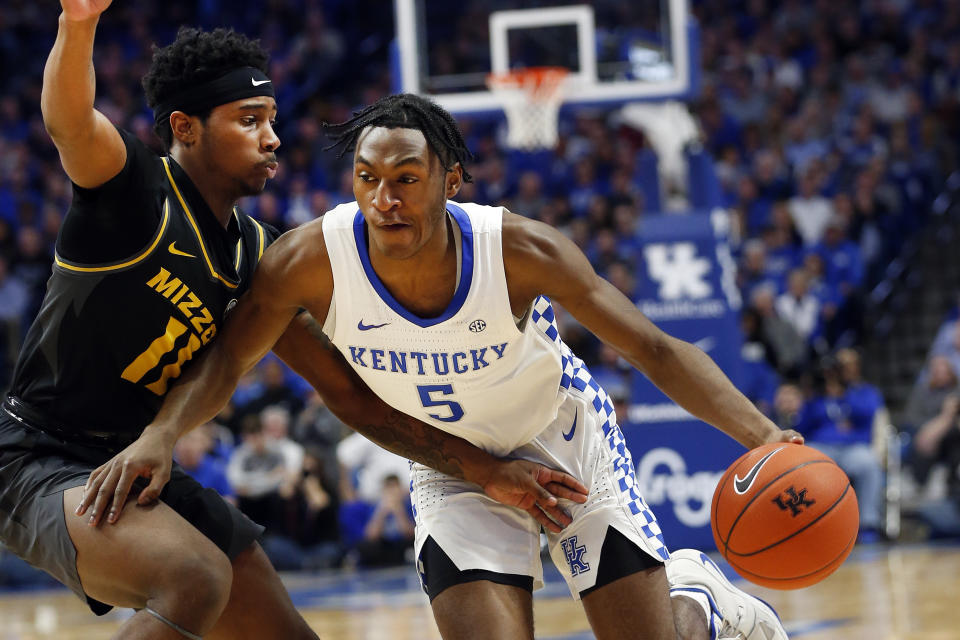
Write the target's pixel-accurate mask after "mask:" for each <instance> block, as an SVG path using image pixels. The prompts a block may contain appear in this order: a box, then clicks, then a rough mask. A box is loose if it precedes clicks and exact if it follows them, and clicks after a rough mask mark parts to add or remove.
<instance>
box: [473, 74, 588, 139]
mask: <svg viewBox="0 0 960 640" xmlns="http://www.w3.org/2000/svg"><path fill="white" fill-rule="evenodd" d="M569 74H570V71H569V70H568V69H564V68H563V67H527V68H526V69H517V70H515V71H507V72H505V73H491V74H489V75H488V76H487V87H488V88H489V89H490V91H491V92H492V93H493V94H494V95H496V96H497V97H498V98H499V99H500V102H501V103H502V104H503V110H504V112H505V113H506V114H507V127H508V131H507V144H508V145H509V146H511V147H513V148H514V149H522V150H524V151H537V150H540V149H552V148H554V147H555V146H557V114H558V113H559V111H560V104H561V103H562V102H563V95H564V92H563V88H564V84H565V83H566V80H567V76H569Z"/></svg>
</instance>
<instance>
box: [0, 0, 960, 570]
mask: <svg viewBox="0 0 960 640" xmlns="http://www.w3.org/2000/svg"><path fill="white" fill-rule="evenodd" d="M388 4H389V3H385V2H382V1H381V0H356V1H351V2H347V1H346V0H234V1H232V2H230V3H226V2H221V1H219V0H204V1H202V2H196V1H195V0H166V1H165V2H163V3H161V2H157V1H156V0H130V1H121V2H116V3H115V6H112V7H111V8H110V10H109V11H107V12H106V13H105V14H104V16H103V18H102V20H101V25H100V29H99V32H98V40H97V46H96V49H95V54H94V62H95V66H96V70H97V95H98V99H97V108H98V109H100V110H101V111H102V112H104V113H105V114H107V116H108V117H109V118H110V119H111V120H112V121H114V122H115V123H117V124H118V125H120V126H122V127H124V128H126V129H129V130H130V131H132V132H134V133H135V134H136V135H137V136H139V137H140V138H141V139H143V140H144V141H146V142H147V143H148V144H151V145H153V146H154V147H156V148H159V145H158V143H157V141H156V140H155V138H154V137H153V133H152V129H151V125H152V114H151V113H150V112H149V110H148V109H147V108H146V106H145V104H144V102H143V98H142V91H141V88H140V85H139V81H140V77H141V76H142V74H143V73H144V71H145V69H146V65H147V63H148V60H149V56H150V45H151V43H153V42H158V43H167V42H169V41H170V40H172V38H173V35H174V33H175V31H176V28H177V26H178V25H180V24H199V25H202V26H206V27H213V26H220V25H229V26H233V27H235V28H237V29H238V30H241V31H243V32H245V33H247V34H249V35H252V36H256V37H259V38H261V40H262V42H263V43H264V44H265V45H266V47H267V48H268V49H269V50H270V52H271V54H272V58H271V63H270V76H271V78H272V79H273V81H274V84H275V86H276V87H277V101H278V105H279V109H280V114H279V125H278V128H279V135H280V138H281V140H282V141H283V146H282V147H281V149H280V156H281V170H280V172H279V174H278V175H277V178H276V179H275V180H273V181H272V182H271V183H270V184H269V185H268V189H267V191H266V192H264V193H263V194H262V195H261V196H259V197H257V198H251V199H248V200H247V201H245V202H243V203H242V206H243V207H244V209H245V210H247V211H249V212H250V213H252V214H253V215H254V216H256V217H258V218H260V219H262V220H264V221H266V222H269V223H271V224H273V225H274V226H276V227H277V228H279V229H281V230H285V229H289V228H292V227H295V226H297V225H299V224H302V223H304V222H306V221H308V220H311V219H313V218H316V217H317V216H319V215H321V214H322V213H323V212H324V211H326V210H327V209H329V208H331V207H333V206H335V205H337V204H339V203H341V202H345V201H349V200H352V199H353V195H352V178H351V171H350V167H349V163H348V162H347V160H349V159H343V158H338V157H336V155H335V154H334V153H332V152H330V151H324V150H323V148H324V146H326V144H327V140H326V139H325V137H324V135H323V130H322V126H321V123H322V122H323V121H342V120H344V119H346V118H347V117H349V115H350V113H351V111H352V110H353V109H355V108H356V107H357V106H358V105H362V104H368V103H370V102H372V101H373V100H375V99H377V98H379V97H381V96H382V95H385V94H386V93H388V92H389V90H390V73H389V62H388V59H389V56H388V48H389V43H390V40H391V39H392V38H393V28H394V27H393V12H392V10H389V9H388V8H386V7H387V5H388ZM691 8H692V11H693V13H694V15H695V16H696V18H697V21H698V22H699V25H700V30H701V38H702V41H701V56H702V90H701V92H700V94H699V96H697V97H696V99H695V100H694V101H693V102H692V103H691V104H690V108H691V111H692V113H693V114H694V116H695V118H696V120H697V122H698V124H699V126H700V127H701V130H702V136H701V141H700V145H699V147H698V148H697V149H690V150H688V151H691V152H694V151H696V152H699V153H702V152H706V153H708V154H709V156H711V157H712V158H713V159H714V161H715V167H716V174H717V178H718V183H719V198H720V204H722V205H723V206H726V207H728V208H729V209H730V210H731V211H732V212H733V213H734V214H735V216H734V217H735V220H736V225H735V226H736V252H737V253H736V257H737V259H738V266H739V269H738V280H737V282H738V285H739V287H740V289H741V293H742V296H743V300H744V308H743V312H742V328H743V333H744V349H743V355H744V363H745V365H746V371H747V376H746V379H745V381H744V385H743V386H744V391H745V393H747V394H748V396H749V397H750V398H751V399H752V400H754V401H755V402H756V403H757V405H758V406H760V407H761V408H762V409H763V410H764V411H765V412H767V414H768V415H770V416H771V417H772V418H774V419H775V420H776V421H778V423H780V424H781V425H783V426H788V425H789V426H791V427H793V428H797V429H799V430H801V432H803V433H804V434H805V435H806V436H807V437H808V439H809V440H810V441H811V442H814V443H816V445H817V446H821V447H822V448H823V449H824V450H825V451H828V452H829V453H830V455H832V456H834V457H835V458H836V459H837V460H838V461H839V462H841V464H842V465H843V466H844V468H845V469H847V470H848V473H849V474H850V475H851V477H853V478H854V482H855V485H856V486H857V489H858V495H860V497H861V507H862V508H861V518H862V521H863V522H862V524H863V525H864V530H865V531H867V532H870V531H872V532H874V534H875V533H876V531H877V530H878V529H879V528H880V512H881V507H882V505H881V501H882V496H881V493H882V484H883V476H882V473H883V470H882V468H881V466H882V464H881V460H880V457H879V456H878V455H877V454H876V451H875V450H872V449H871V446H872V443H873V442H874V439H875V436H874V433H875V426H874V425H875V423H876V420H877V416H878V415H879V412H883V411H884V402H883V398H882V395H881V394H880V393H879V391H878V390H877V389H876V388H874V387H872V386H871V385H870V384H869V383H867V382H866V381H864V380H863V376H862V373H861V372H860V370H859V359H858V355H857V352H856V350H855V348H856V347H857V346H858V341H859V337H860V329H861V323H862V322H863V308H864V307H863V299H864V294H865V292H867V291H868V290H869V288H870V287H872V286H873V285H875V284H876V283H877V282H878V281H879V280H880V279H881V278H882V276H883V268H884V266H885V264H886V262H887V261H888V260H889V259H890V258H891V257H892V256H894V255H896V254H897V252H898V251H899V249H900V247H901V246H902V244H903V242H904V241H905V240H906V239H907V238H908V237H910V236H911V235H912V234H913V233H914V232H915V231H916V230H917V229H919V228H920V227H922V226H923V224H924V223H925V220H926V219H927V215H928V211H929V210H930V206H931V203H932V201H933V200H934V198H935V197H936V196H937V194H938V193H939V191H940V189H941V186H942V185H943V183H944V180H945V178H946V176H948V175H949V174H950V173H951V172H952V171H954V170H955V168H956V163H957V142H958V135H960V130H958V127H960V125H958V123H960V117H958V115H960V113H958V112H960V109H958V106H960V3H956V2H950V1H947V0H917V1H914V2H911V1H909V0H867V1H863V0H861V1H855V0H831V1H827V0H815V1H807V0H782V1H778V2H773V1H771V0H746V1H742V2H730V1H728V0H700V1H697V0H693V1H692V2H691ZM56 13H57V12H56V8H55V5H51V4H49V3H46V4H45V3H36V2H33V1H32V0H7V1H6V2H4V3H3V4H2V5H0V63H2V68H3V69H4V83H5V89H6V90H5V91H4V93H3V95H2V96H0V328H2V330H0V388H2V387H3V386H4V385H5V384H6V383H8V382H9V377H10V374H11V371H12V362H13V360H14V358H15V355H16V352H17V349H18V347H19V342H20V339H21V338H22V335H23V333H24V332H25V330H26V327H27V325H28V324H29V322H30V321H31V320H32V318H33V317H34V315H35V314H36V311H37V309H38V307H39V303H40V300H41V298H42V296H43V292H44V285H45V281H46V278H47V276H48V274H49V271H50V267H51V261H52V256H53V247H54V242H55V239H56V234H57V231H58V229H59V226H60V222H61V220H62V217H63V215H64V213H65V212H66V210H67V209H68V207H69V204H70V201H71V187H70V183H69V181H68V180H67V179H66V177H65V175H64V173H63V171H62V169H61V167H60V164H59V161H58V158H57V154H56V150H55V148H54V147H53V145H52V143H51V142H50V140H49V138H48V137H47V136H46V134H45V132H44V128H43V124H42V121H41V116H40V109H39V96H40V87H41V78H42V69H43V63H44V60H45V58H46V55H47V53H48V52H49V49H50V46H51V45H52V43H53V39H54V35H55V32H56V26H57V16H56ZM461 123H462V126H463V129H464V132H465V134H466V137H467V141H468V146H469V147H470V148H471V150H472V151H473V152H474V153H475V155H476V162H475V164H474V165H473V166H472V167H471V169H470V170H471V172H472V173H473V175H474V177H475V182H474V183H472V184H466V185H465V186H464V189H463V191H462V193H461V196H460V198H462V199H463V200H468V201H476V202H482V203H485V204H500V203H502V204H504V205H505V206H507V207H508V208H509V209H511V210H512V211H515V212H517V213H521V214H524V215H527V216H530V217H533V218H537V219H539V220H542V221H544V222H546V223H548V224H551V225H554V226H556V227H558V228H560V229H562V230H564V231H565V232H566V233H567V234H568V235H569V236H570V237H571V238H572V239H573V241H574V242H576V243H577V244H578V245H579V246H580V247H581V248H582V249H583V250H584V252H585V253H586V254H587V256H588V257H589V259H590V260H591V262H592V263H593V265H594V267H595V268H596V269H597V270H598V272H599V273H601V274H602V275H604V276H605V277H607V278H608V279H609V280H610V281H611V282H612V283H613V284H614V285H615V286H617V287H618V288H619V289H621V290H622V291H623V292H624V293H626V294H627V295H628V296H630V297H631V298H635V297H636V293H637V282H636V279H635V277H634V273H635V268H636V261H637V259H638V252H637V250H636V249H637V244H636V241H635V237H636V230H637V226H638V224H639V222H640V221H641V219H642V218H643V216H644V215H645V214H646V213H648V212H660V211H664V210H666V209H672V208H674V207H672V206H669V205H670V203H671V202H674V201H675V199H674V198H673V195H674V194H672V193H666V194H662V195H661V194H660V193H659V192H658V191H657V188H656V185H657V180H656V157H655V155H654V154H653V152H652V149H651V147H650V145H649V144H648V143H647V141H646V140H645V139H644V136H643V135H642V133H640V132H638V131H636V130H634V129H632V128H630V127H628V126H626V125H625V124H623V122H622V120H621V119H620V118H618V117H616V110H614V109H610V110H601V109H590V110H579V111H576V112H574V113H572V114H569V115H568V116H566V117H564V118H563V119H562V120H561V123H560V143H559V145H558V147H557V148H556V150H555V151H553V152H552V153H549V154H545V155H544V154H541V155H539V156H536V157H535V158H532V157H531V156H528V155H524V154H517V153H511V152H510V151H508V150H507V149H506V148H505V147H504V145H503V144H502V141H503V127H502V124H500V123H495V122H490V121H484V120H466V119H465V120H462V121H461ZM131 214H132V215H134V214H135V212H132V213H131ZM561 320H562V322H563V324H564V326H563V327H562V328H561V333H562V334H564V336H565V340H566V341H567V342H568V343H570V344H571V347H572V348H573V349H574V350H575V351H576V352H578V354H580V355H581V357H583V359H584V360H585V361H586V362H587V363H588V364H590V365H591V368H594V369H595V370H596V371H597V372H598V374H602V376H601V377H603V378H604V380H605V381H606V382H607V383H608V384H609V385H610V386H611V391H612V395H614V396H615V397H616V399H617V400H618V401H619V402H621V403H622V402H626V401H628V400H629V399H628V398H627V397H625V395H626V393H628V391H626V390H628V389H629V385H628V383H627V382H626V380H627V378H626V376H627V372H626V369H625V363H623V362H622V361H620V360H619V359H618V357H617V354H616V353H615V352H613V351H612V350H609V349H604V348H602V347H601V346H600V345H599V343H598V342H597V341H596V340H595V339H593V338H592V337H591V336H589V335H587V334H586V333H585V332H584V331H583V330H582V329H581V328H579V327H578V326H577V325H576V324H575V323H573V322H572V321H571V320H570V319H569V317H566V316H562V317H561ZM952 322H953V323H954V324H953V325H952V326H954V327H956V326H957V323H956V321H952ZM944 332H945V333H944V335H943V336H941V337H940V338H938V344H940V343H942V344H940V346H939V347H936V348H935V349H934V351H935V353H934V355H936V356H937V357H936V358H933V359H931V361H930V363H929V365H928V367H927V369H926V370H925V373H924V374H923V375H922V376H921V380H919V381H918V385H917V388H918V391H917V392H915V395H916V396H917V398H916V399H914V400H911V409H910V411H909V412H908V414H909V415H910V416H911V418H910V420H911V423H910V428H909V429H907V432H908V433H911V434H913V435H914V437H913V440H912V442H913V443H914V444H913V445H912V446H911V449H910V453H909V456H908V457H909V459H910V460H912V461H917V460H922V461H927V462H929V461H935V460H937V459H942V458H946V459H947V460H948V461H950V460H952V458H950V456H951V455H953V456H958V453H957V452H958V451H960V445H956V444H953V445H951V444H950V443H951V442H953V441H954V440H960V430H958V429H957V428H956V424H957V420H956V415H957V413H958V411H960V401H958V400H957V397H958V396H957V371H958V368H957V367H958V366H960V355H958V349H960V327H958V328H956V329H949V330H948V329H946V328H945V329H944ZM948 352H949V353H948ZM621 383H622V386H621ZM947 414H949V416H950V417H949V418H945V417H944V416H945V415H947ZM937 419H940V422H938V423H937V424H938V425H939V430H933V428H932V427H929V423H930V421H931V420H937ZM944 425H946V426H944ZM928 427H929V428H928ZM931 430H932V431H931ZM348 433H349V431H348V430H347V429H346V428H345V427H343V425H341V424H340V423H339V422H337V421H336V419H335V418H334V417H333V416H332V415H330V413H329V412H328V411H327V410H326V409H325V407H324V406H323V403H322V402H321V401H320V399H319V398H317V397H316V395H314V394H312V393H311V392H310V389H309V388H307V387H306V385H305V384H304V383H303V382H302V381H301V380H299V379H298V378H296V377H295V376H293V375H292V374H291V373H290V372H289V371H287V370H286V369H285V367H284V366H283V365H282V363H279V362H278V361H276V360H273V359H269V358H268V360H266V361H265V362H264V363H262V364H261V366H259V367H258V368H257V369H256V370H255V371H254V372H253V373H252V374H251V375H249V376H248V377H247V378H246V379H245V380H244V383H243V385H241V387H240V389H238V391H237V393H236V395H235V396H234V399H233V402H232V403H231V405H230V406H229V407H228V408H227V410H226V411H225V413H224V414H222V415H221V416H220V417H219V418H218V421H217V423H216V424H211V425H207V426H205V427H203V428H202V429H201V430H199V431H198V432H197V433H195V434H191V435H190V436H189V437H187V438H185V440H184V441H183V442H181V443H180V444H179V445H178V447H177V454H176V455H177V459H178V460H179V461H180V463H181V464H182V465H183V466H184V467H185V468H187V469H188V470H190V471H191V472H194V473H196V474H197V475H198V477H202V478H203V479H204V482H205V483H208V484H209V486H214V487H216V488H217V489H218V490H220V491H221V492H223V493H225V494H227V495H232V496H234V498H235V499H236V500H237V502H238V504H239V505H240V506H241V508H243V509H244V510H245V511H247V512H248V513H250V514H251V515H254V517H255V518H257V519H259V520H260V521H261V522H264V523H265V524H267V525H268V531H269V533H270V534H272V535H271V537H272V538H273V541H272V542H271V543H270V545H269V546H268V550H269V551H270V552H271V557H272V558H273V559H274V561H275V562H277V563H278V564H279V565H280V566H283V567H284V568H295V567H316V566H331V565H336V564H342V563H347V564H352V563H355V564H360V565H364V564H368V565H369V564H382V563H389V562H398V561H403V559H404V554H405V552H406V551H405V550H406V549H407V547H408V545H409V541H410V536H411V530H412V529H411V527H412V524H411V521H410V514H409V501H408V500H406V499H405V497H404V493H405V487H406V483H407V476H406V473H407V471H406V467H405V463H404V462H403V461H397V460H392V461H389V462H384V461H383V460H381V459H379V458H378V456H385V455H387V454H384V453H383V452H380V451H379V450H375V449H376V448H375V447H374V448H373V449H370V448H369V447H366V446H365V445H364V444H363V443H362V442H359V441H357V440H355V439H353V438H346V439H344V438H345V436H346V435H347V434H348ZM951 447H953V448H951ZM944 451H947V453H946V454H945V453H944ZM951 451H952V453H950V452H951ZM924 464H926V466H928V467H930V466H934V465H932V464H927V463H926V462H916V466H917V468H918V469H919V468H921V467H923V466H924ZM953 465H954V466H953V469H954V471H953V474H954V475H956V471H955V469H956V467H957V465H956V460H953ZM923 473H925V472H921V475H922V474H923ZM954 485H957V487H956V488H954ZM950 486H951V491H952V492H953V493H952V494H951V495H954V496H955V497H956V500H954V502H953V504H954V509H956V505H957V504H958V503H960V479H958V478H953V479H952V481H951V484H950ZM398 496H399V497H398ZM941 511H942V510H941ZM941 511H937V513H940V512H941ZM955 515H956V516H957V521H958V522H960V511H958V512H957V513H955ZM958 533H960V527H958Z"/></svg>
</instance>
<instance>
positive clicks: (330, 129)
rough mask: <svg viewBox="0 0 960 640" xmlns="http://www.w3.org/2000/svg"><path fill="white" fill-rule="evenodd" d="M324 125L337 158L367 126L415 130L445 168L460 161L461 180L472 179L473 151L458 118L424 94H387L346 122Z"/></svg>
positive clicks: (325, 123)
mask: <svg viewBox="0 0 960 640" xmlns="http://www.w3.org/2000/svg"><path fill="white" fill-rule="evenodd" d="M323 127H324V129H326V130H327V134H328V135H329V136H330V137H331V138H332V139H333V141H334V142H333V144H332V145H330V146H329V147H327V149H336V148H339V150H340V151H339V153H338V154H337V156H338V157H343V155H344V154H345V153H347V152H348V151H353V150H354V149H356V148H357V140H358V138H359V137H360V133H361V132H362V131H363V130H364V129H365V128H367V127H386V128H388V129H393V128H398V127H400V128H404V129H416V130H418V131H420V132H421V133H423V137H424V138H426V139H427V144H429V145H430V148H431V149H433V152H434V153H436V154H437V157H438V158H439V159H440V163H441V164H442V165H443V168H444V169H446V170H447V171H450V170H452V169H453V165H455V164H457V163H460V168H461V169H462V170H463V180H464V182H472V181H473V176H471V175H470V173H469V172H468V171H467V169H466V166H465V165H466V162H467V161H468V160H472V159H473V154H471V153H470V150H469V149H467V143H466V142H465V141H464V139H463V133H462V132H461V131H460V127H459V126H457V121H456V120H454V119H453V116H452V115H450V113H449V112H447V111H446V110H445V109H444V108H443V107H441V106H440V105H438V104H437V103H435V102H433V101H431V100H428V99H426V98H424V97H421V96H418V95H414V94H412V93H398V94H395V95H391V96H386V97H384V98H380V99H379V100H377V101H376V102H374V103H373V104H371V105H369V106H368V107H366V108H364V109H363V110H362V111H359V112H357V113H354V115H353V117H352V118H350V119H349V120H347V121H346V122H341V123H339V124H330V123H329V122H324V123H323Z"/></svg>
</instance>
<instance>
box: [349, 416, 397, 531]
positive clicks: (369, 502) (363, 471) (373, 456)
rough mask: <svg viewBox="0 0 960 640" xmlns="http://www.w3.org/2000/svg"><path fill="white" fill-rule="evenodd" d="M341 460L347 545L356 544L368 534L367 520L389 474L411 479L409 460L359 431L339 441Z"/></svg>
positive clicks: (378, 499)
mask: <svg viewBox="0 0 960 640" xmlns="http://www.w3.org/2000/svg"><path fill="white" fill-rule="evenodd" d="M337 459H338V461H339V463H340V482H339V483H338V484H339V487H340V527H341V533H342V538H343V542H344V545H346V546H347V547H350V548H352V547H354V546H356V545H357V544H359V543H360V541H361V540H363V538H364V529H365V527H366V525H367V521H368V520H369V519H370V516H371V515H372V514H373V509H374V507H375V506H376V505H377V503H378V502H379V501H380V494H381V491H382V490H383V487H384V481H385V480H386V478H387V477H388V476H396V477H397V478H400V480H401V482H402V484H403V486H407V485H408V483H409V481H410V463H409V461H407V460H405V459H403V458H401V457H400V456H397V455H394V454H392V453H390V452H389V451H387V450H385V449H381V448H380V447H378V446H377V445H375V444H373V443H372V442H371V441H369V440H367V439H366V438H364V437H363V436H362V435H360V434H359V433H354V434H351V435H349V436H347V437H346V438H344V439H343V440H342V441H341V442H340V444H339V445H337Z"/></svg>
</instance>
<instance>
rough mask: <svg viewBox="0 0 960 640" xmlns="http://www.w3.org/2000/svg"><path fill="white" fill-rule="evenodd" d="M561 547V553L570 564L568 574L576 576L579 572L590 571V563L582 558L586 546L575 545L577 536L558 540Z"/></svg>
mask: <svg viewBox="0 0 960 640" xmlns="http://www.w3.org/2000/svg"><path fill="white" fill-rule="evenodd" d="M560 546H561V547H563V555H564V556H565V557H566V558H567V564H569V565H570V574H571V575H574V576H578V575H580V574H581V573H586V572H587V571H590V565H589V564H587V563H586V561H584V559H583V554H584V553H586V552H587V548H586V547H585V546H583V545H579V546H578V545H577V536H570V537H569V538H567V539H566V540H561V541H560Z"/></svg>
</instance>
